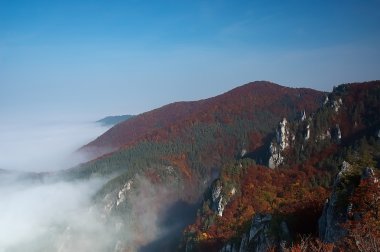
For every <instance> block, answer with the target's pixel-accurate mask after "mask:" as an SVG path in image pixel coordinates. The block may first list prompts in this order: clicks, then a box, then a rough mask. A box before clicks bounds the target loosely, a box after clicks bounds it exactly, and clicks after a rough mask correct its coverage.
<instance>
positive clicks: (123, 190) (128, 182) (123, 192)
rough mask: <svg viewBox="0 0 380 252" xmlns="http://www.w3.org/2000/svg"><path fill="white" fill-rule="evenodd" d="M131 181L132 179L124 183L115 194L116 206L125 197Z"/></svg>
mask: <svg viewBox="0 0 380 252" xmlns="http://www.w3.org/2000/svg"><path fill="white" fill-rule="evenodd" d="M132 183H133V180H131V179H130V180H128V181H127V183H125V184H124V186H123V188H122V189H121V190H120V191H119V192H118V194H117V201H116V206H118V205H120V204H121V203H123V202H124V201H125V199H126V194H127V192H128V191H129V190H131V185H132Z"/></svg>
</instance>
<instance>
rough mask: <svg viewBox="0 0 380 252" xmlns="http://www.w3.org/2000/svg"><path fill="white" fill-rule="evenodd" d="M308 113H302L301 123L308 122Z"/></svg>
mask: <svg viewBox="0 0 380 252" xmlns="http://www.w3.org/2000/svg"><path fill="white" fill-rule="evenodd" d="M306 118H307V117H306V112H305V110H304V111H302V113H301V122H303V121H305V120H306Z"/></svg>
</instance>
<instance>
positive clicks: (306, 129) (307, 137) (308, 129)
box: [304, 124, 310, 141]
mask: <svg viewBox="0 0 380 252" xmlns="http://www.w3.org/2000/svg"><path fill="white" fill-rule="evenodd" d="M309 139H310V124H307V125H306V127H305V134H304V140H305V141H307V140H309Z"/></svg>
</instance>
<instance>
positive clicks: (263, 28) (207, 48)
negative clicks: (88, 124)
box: [0, 0, 380, 120]
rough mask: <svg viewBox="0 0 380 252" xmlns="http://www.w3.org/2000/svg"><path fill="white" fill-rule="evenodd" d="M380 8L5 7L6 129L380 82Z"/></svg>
mask: <svg viewBox="0 0 380 252" xmlns="http://www.w3.org/2000/svg"><path fill="white" fill-rule="evenodd" d="M379 7H380V2H379V1H377V0H370V1H365V2H363V1H354V0H349V1H345V2H344V3H343V2H341V1H307V2H299V1H291V2H284V1H265V2H264V1H262V2H260V1H239V2H233V1H218V2H209V1H191V2H186V1H181V2H178V1H168V2H165V3H163V2H160V1H157V2H154V3H152V2H147V1H112V2H103V1H90V2H89V1H64V2H51V1H48V2H46V1H23V0H17V1H1V3H0V16H1V18H0V83H1V85H0V113H1V115H2V117H3V118H6V119H7V120H21V119H24V118H26V120H27V119H33V118H39V119H45V118H52V119H57V118H58V119H60V118H65V119H71V118H74V120H79V119H85V120H95V119H97V118H101V117H103V116H107V115H118V114H139V113H142V112H145V111H149V110H151V109H154V108H157V107H160V106H163V105H165V104H168V103H170V102H175V101H188V100H199V99H204V98H207V97H210V96H215V95H218V94H221V93H223V92H226V91H228V90H230V89H232V88H234V87H237V86H239V85H243V84H245V83H248V82H251V81H256V80H268V81H272V82H275V83H278V84H281V85H285V86H291V87H309V88H314V89H318V90H322V91H331V89H332V87H333V86H334V85H338V84H341V83H346V82H356V81H367V80H374V79H380V73H379V71H378V69H380V47H379V45H380V31H379V26H378V24H379V23H380V14H379V13H378V11H377V10H378V9H379Z"/></svg>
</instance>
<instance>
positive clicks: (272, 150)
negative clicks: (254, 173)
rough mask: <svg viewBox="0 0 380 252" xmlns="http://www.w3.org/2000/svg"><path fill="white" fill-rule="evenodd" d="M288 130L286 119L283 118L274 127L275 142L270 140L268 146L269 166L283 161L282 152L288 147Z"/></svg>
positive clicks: (272, 166) (276, 165)
mask: <svg viewBox="0 0 380 252" xmlns="http://www.w3.org/2000/svg"><path fill="white" fill-rule="evenodd" d="M289 138H290V131H289V127H288V121H287V120H286V118H283V119H282V120H281V122H280V123H279V125H278V127H277V129H276V142H272V143H271V145H270V146H269V154H270V155H269V160H268V166H269V168H272V169H273V168H276V167H278V166H279V165H281V164H282V163H283V161H284V157H283V154H282V152H283V151H284V150H285V149H286V148H287V147H289V144H290V139H289Z"/></svg>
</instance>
